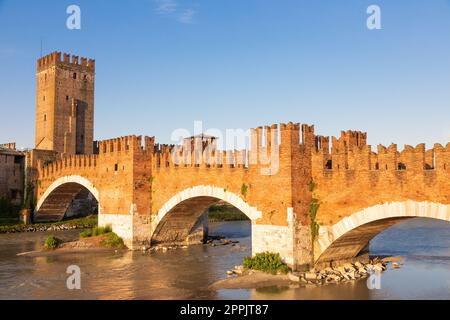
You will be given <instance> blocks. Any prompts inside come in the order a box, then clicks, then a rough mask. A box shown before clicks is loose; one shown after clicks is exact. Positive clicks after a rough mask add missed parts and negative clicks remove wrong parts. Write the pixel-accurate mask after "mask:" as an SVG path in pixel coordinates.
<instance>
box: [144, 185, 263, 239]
mask: <svg viewBox="0 0 450 320" xmlns="http://www.w3.org/2000/svg"><path fill="white" fill-rule="evenodd" d="M220 200H222V201H225V202H227V203H229V204H231V205H233V206H234V207H236V208H237V209H239V210H240V211H242V212H243V213H244V214H245V215H246V216H247V217H248V218H249V219H250V220H251V221H252V222H254V221H255V220H256V219H259V218H261V217H262V213H261V212H260V211H258V209H257V208H256V207H252V206H250V205H249V204H248V203H247V202H245V201H244V200H243V199H242V198H241V197H239V196H238V195H236V194H235V193H232V192H229V191H226V190H225V189H223V188H219V187H216V186H210V185H208V186H205V185H199V186H194V187H191V188H188V189H185V190H183V191H181V192H178V193H177V194H175V195H174V196H173V197H172V198H170V199H169V200H168V201H167V202H166V203H165V204H164V205H163V206H162V207H161V208H160V209H159V211H158V214H157V215H156V217H155V218H154V219H153V220H152V242H154V243H155V242H156V243H158V242H163V240H162V239H165V240H164V241H168V242H181V241H184V239H185V238H186V237H187V236H188V235H189V233H190V232H191V231H192V229H193V228H194V227H195V224H196V222H198V220H199V219H200V217H201V216H202V215H203V213H204V212H205V210H207V209H208V208H209V207H210V206H211V205H213V204H215V203H217V202H218V201H220ZM169 232H170V234H168V233H169ZM164 233H165V234H164Z"/></svg>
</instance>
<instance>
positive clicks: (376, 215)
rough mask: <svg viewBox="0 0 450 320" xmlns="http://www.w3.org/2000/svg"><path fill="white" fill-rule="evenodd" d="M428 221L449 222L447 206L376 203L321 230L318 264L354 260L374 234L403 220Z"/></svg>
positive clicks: (449, 209)
mask: <svg viewBox="0 0 450 320" xmlns="http://www.w3.org/2000/svg"><path fill="white" fill-rule="evenodd" d="M418 217H422V218H431V219H438V220H444V221H448V222H450V205H445V204H440V203H435V202H427V201H423V202H417V201H412V200H408V201H401V202H388V203H384V204H378V205H375V206H372V207H369V208H366V209H363V210H361V211H358V212H356V213H354V214H352V215H351V216H348V217H345V218H343V219H342V220H341V221H339V222H338V223H336V224H335V225H333V226H331V227H321V228H320V231H319V237H318V240H317V242H316V244H315V250H314V251H315V256H316V257H318V258H317V259H316V264H317V263H327V262H330V261H339V260H346V259H349V258H354V257H356V256H357V255H358V254H359V253H360V252H361V250H363V249H364V248H365V247H366V246H367V245H368V243H369V241H370V240H372V239H373V238H374V237H375V236H376V235H378V234H379V233H380V232H382V231H383V230H385V229H387V228H389V227H391V226H393V225H394V224H396V223H398V222H400V221H403V220H405V219H412V218H418Z"/></svg>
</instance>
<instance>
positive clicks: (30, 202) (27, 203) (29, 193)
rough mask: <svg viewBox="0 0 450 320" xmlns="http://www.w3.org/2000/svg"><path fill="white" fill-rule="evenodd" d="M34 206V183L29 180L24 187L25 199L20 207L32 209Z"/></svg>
mask: <svg viewBox="0 0 450 320" xmlns="http://www.w3.org/2000/svg"><path fill="white" fill-rule="evenodd" d="M34 207H36V196H35V194H34V185H33V183H31V182H29V183H28V184H27V187H26V194H25V199H24V201H23V205H22V209H33V208H34Z"/></svg>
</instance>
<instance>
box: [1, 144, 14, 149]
mask: <svg viewBox="0 0 450 320" xmlns="http://www.w3.org/2000/svg"><path fill="white" fill-rule="evenodd" d="M0 148H5V149H9V150H16V143H15V142H8V143H1V144H0Z"/></svg>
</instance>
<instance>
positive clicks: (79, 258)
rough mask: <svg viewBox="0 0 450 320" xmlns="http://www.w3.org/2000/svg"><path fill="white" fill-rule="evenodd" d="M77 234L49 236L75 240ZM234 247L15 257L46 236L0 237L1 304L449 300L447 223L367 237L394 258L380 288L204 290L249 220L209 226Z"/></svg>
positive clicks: (244, 245)
mask: <svg viewBox="0 0 450 320" xmlns="http://www.w3.org/2000/svg"><path fill="white" fill-rule="evenodd" d="M79 232H80V231H79V230H73V231H62V232H53V233H52V234H55V235H57V236H58V237H60V238H63V239H66V240H70V239H75V238H76V237H77V235H78V233H79ZM210 233H211V234H216V235H224V236H226V237H227V238H229V239H233V240H238V241H239V243H238V244H237V245H235V246H230V245H228V246H216V247H211V246H206V245H205V246H192V247H189V248H187V249H177V250H169V251H167V252H152V253H149V252H147V253H143V252H120V253H113V252H110V253H106V252H103V253H78V254H75V253H70V254H61V255H55V256H47V257H27V256H17V255H16V254H17V253H20V252H25V251H31V250H35V249H37V248H38V246H39V245H40V244H41V243H42V242H43V240H44V239H45V238H46V237H47V236H48V235H49V233H47V232H38V233H20V234H4V235H0V299H450V224H449V223H446V222H442V221H435V220H428V219H415V220H410V221H407V222H403V223H401V224H398V225H396V226H394V227H393V228H391V229H388V230H386V231H384V232H383V233H381V234H380V235H378V236H377V237H376V238H375V239H374V240H372V242H371V245H370V253H371V255H396V256H398V255H401V256H403V257H405V261H404V265H402V267H401V268H400V269H390V270H388V271H387V272H385V273H383V274H382V277H381V281H380V285H381V288H380V289H374V290H369V289H368V288H367V284H366V280H359V281H354V282H349V283H344V284H333V285H326V286H322V287H311V288H304V287H303V288H296V287H292V286H291V287H269V288H262V289H249V290H247V289H246V290H240V289H239V290H236V289H234V290H217V291H214V290H209V289H208V285H210V284H211V283H213V282H215V281H217V280H219V279H223V278H225V277H226V274H225V272H226V270H229V269H231V268H233V266H235V265H238V264H241V263H242V259H243V257H245V256H247V255H250V253H251V241H250V223H249V222H247V221H240V222H220V223H212V224H210ZM69 265H78V266H79V267H80V269H81V289H80V290H68V289H67V287H66V279H67V277H68V276H69V275H68V274H67V273H66V269H67V267H68V266H69Z"/></svg>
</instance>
